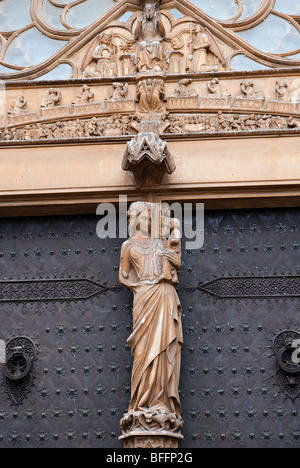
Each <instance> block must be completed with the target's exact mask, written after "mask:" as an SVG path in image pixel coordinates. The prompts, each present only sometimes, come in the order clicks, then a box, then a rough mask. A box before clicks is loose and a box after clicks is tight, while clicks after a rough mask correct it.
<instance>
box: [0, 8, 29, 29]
mask: <svg viewBox="0 0 300 468" xmlns="http://www.w3.org/2000/svg"><path fill="white" fill-rule="evenodd" d="M31 23H32V19H31V16H30V0H2V2H1V3H0V31H16V30H17V29H20V28H24V27H25V26H28V25H29V24H31Z"/></svg>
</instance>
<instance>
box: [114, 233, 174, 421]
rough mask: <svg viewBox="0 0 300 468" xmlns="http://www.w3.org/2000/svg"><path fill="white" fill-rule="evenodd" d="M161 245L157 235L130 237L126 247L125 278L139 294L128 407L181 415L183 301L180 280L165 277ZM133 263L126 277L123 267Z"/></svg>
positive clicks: (123, 254)
mask: <svg viewBox="0 0 300 468" xmlns="http://www.w3.org/2000/svg"><path fill="white" fill-rule="evenodd" d="M162 250H163V243H162V241H160V240H158V239H150V240H147V241H146V242H138V241H136V240H135V239H129V240H128V241H126V242H125V243H124V244H123V247H122V252H121V264H120V282H121V283H122V284H124V285H125V286H127V287H129V288H130V289H131V290H132V291H133V295H134V301H133V332H132V334H131V336H130V337H129V338H128V345H129V346H130V348H131V352H132V355H133V357H134V364H133V372H132V385H131V402H130V406H129V409H128V411H129V412H130V411H149V410H150V411H153V412H154V411H158V410H163V411H166V412H170V413H176V414H178V415H180V400H179V394H178V386H179V378H180V361H181V346H182V344H183V336H182V325H181V306H180V302H179V298H178V295H177V292H176V290H175V285H176V284H172V282H171V281H166V280H165V279H164V278H163V277H162V270H163V261H162V258H163V256H162ZM128 262H129V263H128ZM125 264H126V265H125ZM128 264H130V269H129V276H128V278H127V279H125V278H124V276H123V273H122V272H123V271H124V268H127V267H128Z"/></svg>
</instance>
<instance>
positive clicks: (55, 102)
mask: <svg viewBox="0 0 300 468" xmlns="http://www.w3.org/2000/svg"><path fill="white" fill-rule="evenodd" d="M60 104H61V92H60V91H59V90H58V89H54V88H50V89H49V91H48V94H47V96H46V97H45V98H44V99H43V101H42V104H41V107H43V108H52V107H56V106H59V105H60Z"/></svg>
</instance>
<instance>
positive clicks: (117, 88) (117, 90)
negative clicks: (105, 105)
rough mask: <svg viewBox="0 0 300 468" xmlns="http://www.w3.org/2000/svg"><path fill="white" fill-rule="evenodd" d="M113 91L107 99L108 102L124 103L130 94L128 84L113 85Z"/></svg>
mask: <svg viewBox="0 0 300 468" xmlns="http://www.w3.org/2000/svg"><path fill="white" fill-rule="evenodd" d="M113 88H114V89H113V91H112V92H111V93H110V94H109V96H108V97H107V100H112V101H122V100H123V99H126V96H127V94H128V83H117V82H115V83H113Z"/></svg>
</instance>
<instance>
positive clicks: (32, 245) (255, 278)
mask: <svg viewBox="0 0 300 468" xmlns="http://www.w3.org/2000/svg"><path fill="white" fill-rule="evenodd" d="M299 219H300V210H297V209H293V210H269V211H265V210H264V211H259V210H256V211H245V210H244V211H236V212H233V211H232V212H225V211H223V212H207V213H206V225H205V244H204V246H203V248H202V249H201V250H198V251H187V250H185V249H184V250H183V262H184V263H183V268H182V272H181V276H180V287H179V295H180V299H181V302H182V306H183V311H184V316H183V326H184V339H185V345H184V352H183V359H182V379H181V384H180V394H181V401H182V411H183V418H184V421H185V424H184V428H183V434H184V436H185V439H184V441H183V442H182V443H181V446H182V447H188V448H192V447H211V448H216V447H281V446H282V447H297V446H298V444H299V440H300V427H299V423H298V419H299V418H298V411H299V400H298V399H297V398H295V397H296V396H297V388H298V387H297V385H299V383H297V382H296V384H293V385H294V389H293V392H291V395H290V397H289V396H288V395H287V393H286V391H285V390H286V388H284V385H282V382H281V381H280V380H279V379H278V373H277V371H278V362H277V360H276V356H275V355H274V352H273V350H272V344H273V340H274V337H275V336H276V335H277V334H279V333H280V332H281V331H283V330H287V329H293V330H300V319H299V318H298V315H299V312H300V305H299V275H300V261H299V260H300V256H299V253H300V239H299V231H298V230H300V223H299ZM96 223H97V218H96V217H95V216H71V217H50V218H26V219H6V220H1V222H0V261H1V277H0V306H1V312H0V314H1V324H2V325H1V331H0V339H2V340H5V342H6V343H9V342H12V341H11V340H12V339H14V340H15V341H13V343H15V342H17V341H16V340H17V338H18V337H20V339H22V338H23V339H25V340H29V341H30V343H33V344H34V346H35V349H36V356H35V359H34V361H33V366H32V370H31V376H32V379H31V380H30V381H28V382H27V386H28V389H27V390H28V391H29V392H28V393H26V392H25V391H24V389H22V388H17V389H16V390H15V391H16V393H15V394H14V393H13V392H14V389H15V388H16V387H15V386H14V384H13V383H12V384H10V385H8V381H7V378H6V377H5V376H4V374H3V378H2V383H1V388H0V447H2V448H4V447H28V448H31V447H50V448H58V447H70V448H72V447H81V448H89V447H107V448H113V447H122V444H121V443H120V442H119V441H118V436H119V435H120V428H119V420H120V418H121V417H122V415H123V413H124V412H126V410H127V406H128V403H129V399H130V375H131V365H132V358H131V355H130V351H129V349H128V347H127V345H126V339H127V337H128V335H129V334H130V330H131V303H132V297H131V293H130V292H129V291H128V290H126V289H124V288H121V287H119V285H118V267H119V255H120V246H121V242H122V240H116V239H107V240H105V241H101V240H100V239H98V238H97V236H96V234H95V229H96ZM12 365H14V360H13V359H12ZM2 367H3V365H2ZM295 386H296V389H295ZM27 390H26V391H27ZM14 396H15V397H16V398H17V397H18V398H19V402H18V404H16V402H14V401H13V400H14ZM23 397H24V398H23Z"/></svg>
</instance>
